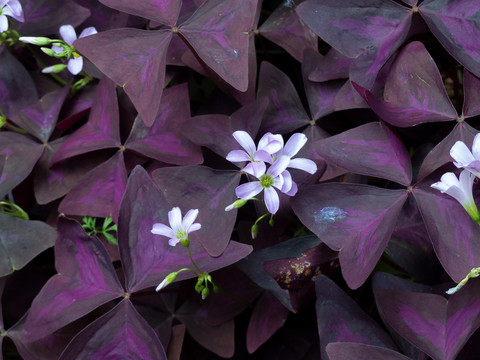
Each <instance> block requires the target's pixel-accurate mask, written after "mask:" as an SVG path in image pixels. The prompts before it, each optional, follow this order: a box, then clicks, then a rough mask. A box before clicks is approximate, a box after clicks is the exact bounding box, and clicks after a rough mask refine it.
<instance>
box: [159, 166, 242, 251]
mask: <svg viewBox="0 0 480 360" xmlns="http://www.w3.org/2000/svg"><path fill="white" fill-rule="evenodd" d="M240 176H241V174H240V172H237V171H221V170H213V169H210V168H207V167H204V166H182V167H166V168H162V169H157V170H155V171H154V172H153V175H152V177H153V179H154V180H155V182H156V183H157V185H158V187H159V189H162V191H163V193H164V194H165V197H166V199H167V201H168V202H169V203H170V204H172V205H174V206H179V207H180V208H181V209H182V210H183V212H182V213H183V214H185V213H186V212H187V211H188V210H189V209H198V210H199V214H198V218H197V220H196V221H197V222H198V223H200V224H201V225H202V229H201V230H200V231H197V232H194V233H192V234H191V235H190V236H189V237H190V240H191V241H192V242H199V243H200V244H201V245H202V246H203V247H204V248H205V250H206V251H207V252H208V253H209V254H210V256H215V257H216V256H220V255H221V254H222V253H223V252H224V251H225V249H226V247H227V245H228V243H229V242H230V236H231V234H232V231H233V226H234V225H235V220H236V218H237V214H236V211H228V212H226V211H225V207H227V206H228V205H230V204H231V203H233V202H234V201H235V200H236V196H235V187H236V186H238V183H239V182H240ZM169 210H170V209H169ZM219 219H221V221H219Z"/></svg>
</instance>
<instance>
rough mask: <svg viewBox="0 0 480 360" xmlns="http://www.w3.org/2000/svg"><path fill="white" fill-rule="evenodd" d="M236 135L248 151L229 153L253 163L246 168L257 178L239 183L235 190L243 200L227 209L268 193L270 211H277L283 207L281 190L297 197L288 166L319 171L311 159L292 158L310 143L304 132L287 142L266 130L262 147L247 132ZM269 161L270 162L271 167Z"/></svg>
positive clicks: (234, 159)
mask: <svg viewBox="0 0 480 360" xmlns="http://www.w3.org/2000/svg"><path fill="white" fill-rule="evenodd" d="M233 137H234V138H235V140H237V142H238V143H239V144H240V146H242V147H243V148H244V149H245V150H233V151H230V152H229V153H228V155H227V160H229V161H231V162H244V161H249V163H248V164H247V165H246V166H245V167H244V168H243V169H242V171H244V172H245V173H247V174H249V175H252V176H253V177H254V178H255V179H256V180H253V181H250V182H247V183H245V184H242V185H240V186H238V187H237V188H236V189H235V193H236V195H237V197H238V198H239V200H237V201H235V202H234V203H233V204H231V205H229V206H227V207H226V208H225V210H226V211H229V210H232V209H234V208H238V207H240V206H243V205H244V204H245V201H246V200H249V199H252V198H254V196H256V195H257V194H259V193H261V192H262V191H263V192H264V200H265V205H266V207H267V210H268V212H269V213H270V214H275V213H276V212H277V211H278V209H279V207H280V200H279V197H278V194H277V191H276V190H275V188H276V189H277V190H280V192H282V193H284V194H286V195H288V196H294V195H295V194H296V193H297V190H298V187H297V184H296V183H295V181H293V179H292V176H291V174H290V172H289V171H288V170H287V168H293V169H300V170H303V171H306V172H308V173H310V174H314V173H315V172H316V171H317V165H316V164H315V163H314V162H313V161H312V160H309V159H304V158H296V159H292V158H293V157H294V156H295V155H296V154H297V153H298V151H300V149H301V148H302V147H303V145H305V143H306V142H307V137H306V136H305V135H304V134H301V133H296V134H293V135H292V136H291V137H290V139H289V140H288V141H287V143H286V144H285V145H284V143H283V138H282V136H281V135H279V134H271V133H266V134H265V135H263V137H262V138H261V139H260V141H259V142H258V146H255V143H254V141H253V139H252V138H251V136H250V135H249V134H248V133H246V132H245V131H240V130H239V131H235V132H234V133H233ZM267 164H268V165H269V167H268V169H267Z"/></svg>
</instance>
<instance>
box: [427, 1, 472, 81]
mask: <svg viewBox="0 0 480 360" xmlns="http://www.w3.org/2000/svg"><path fill="white" fill-rule="evenodd" d="M419 12H420V14H421V15H422V18H423V19H424V20H425V22H426V23H427V25H428V27H429V29H430V31H431V32H432V33H433V34H434V35H435V37H436V38H437V39H438V41H440V43H441V44H442V45H443V46H444V47H445V49H447V51H448V52H449V53H450V55H452V56H453V57H454V58H455V59H456V60H457V61H458V62H459V63H460V64H462V65H463V66H465V68H467V69H468V70H469V71H471V72H472V73H474V74H475V75H476V76H480V66H479V65H480V45H479V44H478V43H477V42H475V41H472V39H478V38H479V37H480V20H479V18H478V13H479V12H480V3H479V2H477V1H475V0H458V1H452V0H443V1H437V0H425V1H424V2H422V3H421V5H420V6H419Z"/></svg>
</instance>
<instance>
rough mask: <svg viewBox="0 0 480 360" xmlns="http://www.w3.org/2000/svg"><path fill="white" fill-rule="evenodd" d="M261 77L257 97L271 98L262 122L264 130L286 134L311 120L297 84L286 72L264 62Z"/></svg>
mask: <svg viewBox="0 0 480 360" xmlns="http://www.w3.org/2000/svg"><path fill="white" fill-rule="evenodd" d="M259 77H260V78H259V80H258V84H259V85H258V91H257V98H258V97H261V96H266V97H268V99H269V100H270V102H269V104H268V107H267V110H266V111H265V116H264V120H263V124H262V131H263V132H267V131H271V132H273V133H280V134H284V133H288V132H291V131H293V130H295V129H298V128H299V127H301V126H304V125H307V124H308V123H309V122H310V118H309V116H308V115H307V113H306V112H305V109H304V107H303V105H302V102H301V100H300V97H299V96H298V94H297V90H296V89H295V86H294V85H293V83H292V81H291V80H290V79H289V78H288V76H287V75H285V73H283V72H282V71H281V70H279V69H278V68H276V67H275V66H273V65H272V64H270V63H268V62H262V65H261V67H260V75H259Z"/></svg>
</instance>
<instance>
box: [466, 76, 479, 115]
mask: <svg viewBox="0 0 480 360" xmlns="http://www.w3.org/2000/svg"><path fill="white" fill-rule="evenodd" d="M463 94H464V101H463V108H462V115H463V116H464V117H466V118H469V117H473V116H477V115H480V79H479V78H478V76H475V75H473V74H472V73H471V72H470V71H468V70H467V69H464V70H463Z"/></svg>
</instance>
